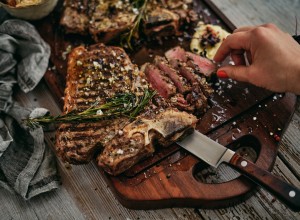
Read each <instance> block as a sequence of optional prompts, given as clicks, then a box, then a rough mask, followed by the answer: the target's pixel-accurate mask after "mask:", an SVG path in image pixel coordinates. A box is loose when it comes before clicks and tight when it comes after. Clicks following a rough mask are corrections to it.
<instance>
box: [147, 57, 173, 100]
mask: <svg viewBox="0 0 300 220" xmlns="http://www.w3.org/2000/svg"><path fill="white" fill-rule="evenodd" d="M142 70H143V71H144V72H145V75H146V77H147V80H148V82H150V84H151V85H152V87H153V88H154V89H155V90H156V91H157V92H158V93H159V94H160V95H161V96H162V97H164V98H170V97H171V96H173V95H175V94H176V87H175V86H174V84H173V82H172V81H171V79H170V78H168V77H167V76H166V75H165V74H164V72H162V71H160V70H159V69H158V68H157V67H156V66H154V65H153V64H150V63H146V64H144V66H143V67H142Z"/></svg>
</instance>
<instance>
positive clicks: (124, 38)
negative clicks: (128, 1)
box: [120, 0, 148, 50]
mask: <svg viewBox="0 0 300 220" xmlns="http://www.w3.org/2000/svg"><path fill="white" fill-rule="evenodd" d="M147 4H148V0H134V1H133V2H132V5H133V7H134V8H137V9H138V11H139V14H138V16H136V18H135V20H134V23H133V25H132V27H131V29H130V30H129V31H128V32H126V33H124V34H122V35H121V41H120V43H121V46H122V47H124V46H127V47H128V48H129V49H130V50H133V48H132V45H131V41H132V38H133V37H134V38H138V37H139V29H140V24H141V21H142V19H144V17H145V16H146V8H147Z"/></svg>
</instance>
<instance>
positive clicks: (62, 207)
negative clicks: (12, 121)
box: [0, 83, 199, 219]
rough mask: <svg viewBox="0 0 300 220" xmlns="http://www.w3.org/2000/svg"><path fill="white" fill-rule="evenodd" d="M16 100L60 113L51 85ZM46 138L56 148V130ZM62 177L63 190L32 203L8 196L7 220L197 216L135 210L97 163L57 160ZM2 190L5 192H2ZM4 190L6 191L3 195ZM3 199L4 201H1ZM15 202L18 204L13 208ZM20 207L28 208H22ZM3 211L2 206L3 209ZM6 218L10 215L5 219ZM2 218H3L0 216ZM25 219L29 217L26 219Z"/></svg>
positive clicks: (179, 211)
mask: <svg viewBox="0 0 300 220" xmlns="http://www.w3.org/2000/svg"><path fill="white" fill-rule="evenodd" d="M17 100H18V101H19V102H20V103H21V104H22V105H26V106H27V107H29V108H34V107H45V108H47V109H49V110H50V111H51V113H52V114H59V113H60V112H61V110H60V108H59V107H58V105H57V103H56V101H55V100H54V98H53V97H52V95H51V93H50V91H49V89H48V87H47V86H46V85H45V84H44V83H41V84H39V85H38V86H37V88H35V90H34V91H33V92H30V93H28V94H24V93H22V92H20V91H18V93H17ZM45 140H46V143H47V145H48V146H50V147H51V148H52V149H53V147H54V146H53V140H54V132H46V133H45ZM58 165H59V170H60V174H61V177H62V186H61V188H60V189H58V190H56V191H54V192H50V193H46V194H45V195H41V196H38V197H37V198H33V199H32V200H30V202H27V203H26V202H24V201H22V199H19V200H20V201H16V199H15V198H14V197H8V199H7V200H8V201H9V202H6V204H7V205H6V206H5V207H3V213H5V218H4V219H20V218H21V216H19V215H17V214H14V213H15V211H16V210H19V211H17V212H16V213H19V212H25V214H26V213H27V215H28V218H27V219H44V218H45V217H49V218H57V217H59V218H60V219H126V218H128V219H139V218H140V219H179V218H180V219H196V218H199V215H198V213H196V212H194V209H179V208H177V209H161V210H153V211H142V210H141V211H135V210H129V209H126V208H124V207H123V206H122V205H121V204H120V203H119V202H118V201H117V200H116V198H115V197H114V195H113V193H112V192H111V189H110V188H109V187H108V186H107V184H106V182H105V180H104V178H103V176H102V175H101V174H100V172H99V169H98V168H97V166H96V165H95V164H94V163H90V164H87V165H81V166H72V167H71V169H70V168H69V166H66V165H65V164H64V163H62V162H61V161H60V160H58ZM2 191H3V192H2ZM2 193H4V194H2ZM7 193H8V192H6V191H4V190H1V191H0V197H1V198H3V201H6V199H5V198H7V197H5V195H6V194H7ZM0 202H1V200H0ZM12 204H16V205H17V207H14V206H13V205H12ZM20 207H25V208H23V209H21V208H20ZM0 210H1V209H0ZM6 217H7V218H6ZM1 219H2V218H1ZM25 219H26V218H25Z"/></svg>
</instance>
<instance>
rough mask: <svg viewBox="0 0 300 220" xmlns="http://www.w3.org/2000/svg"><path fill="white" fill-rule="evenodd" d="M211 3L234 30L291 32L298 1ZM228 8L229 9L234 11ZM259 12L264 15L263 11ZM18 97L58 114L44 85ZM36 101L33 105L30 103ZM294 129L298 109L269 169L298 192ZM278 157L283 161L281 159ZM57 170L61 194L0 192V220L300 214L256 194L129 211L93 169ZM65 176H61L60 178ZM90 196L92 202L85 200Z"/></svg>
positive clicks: (297, 132)
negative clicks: (228, 203) (230, 203)
mask: <svg viewBox="0 0 300 220" xmlns="http://www.w3.org/2000/svg"><path fill="white" fill-rule="evenodd" d="M213 2H214V3H215V4H217V3H218V4H217V5H218V6H219V7H220V8H221V10H222V11H223V12H224V13H225V15H226V16H228V17H229V18H230V19H231V20H232V22H233V23H234V24H235V25H236V26H244V25H253V24H259V23H266V22H270V21H272V22H273V23H275V24H277V25H280V27H281V28H283V29H284V30H285V31H288V32H289V33H292V34H293V33H294V27H295V26H294V25H295V22H294V13H295V12H297V13H298V12H299V1H298V0H276V1H275V0H274V1H271V0H268V1H263V0H252V1H246V0H213ZM232 4H234V7H233V6H232ZM265 4H268V5H269V6H270V7H271V8H272V7H275V9H271V11H273V12H274V11H275V12H278V13H282V12H283V11H284V13H285V15H281V16H277V15H276V14H273V13H271V15H270V13H266V12H264V13H261V12H260V13H258V8H259V7H260V6H261V5H265ZM263 8H264V9H265V10H269V8H268V7H265V6H263ZM259 10H261V9H259ZM270 16H271V17H270ZM285 26H286V27H285ZM285 28H286V29H285ZM18 98H19V100H20V101H21V102H22V103H23V104H24V105H26V106H28V107H33V106H42V107H47V108H49V109H50V110H51V112H52V113H54V114H57V113H59V112H60V108H59V107H58V106H57V104H56V102H55V101H54V99H53V98H52V96H51V93H50V91H49V90H48V89H47V87H45V85H44V84H41V85H39V86H38V88H37V89H36V90H35V91H34V92H32V93H30V94H28V95H20V96H19V97H18ZM35 99H37V100H36V101H35ZM299 127H300V112H299V110H298V111H297V112H296V114H295V115H294V117H293V119H292V122H291V124H290V126H289V127H288V129H287V130H286V133H285V135H284V137H283V140H282V142H281V144H280V158H277V160H276V164H275V168H274V170H273V173H275V174H278V175H280V176H283V177H284V179H285V180H287V181H290V182H291V183H292V184H295V185H296V186H298V187H300V185H299V172H300V167H299V166H300V161H299V160H300V156H299V152H300V150H299V149H300V146H299V143H300V129H299ZM51 137H53V134H47V143H48V144H49V145H52V144H51V139H50V138H51ZM281 158H283V159H284V160H281ZM287 165H288V166H287ZM59 167H60V170H61V172H62V175H63V185H62V186H61V189H59V190H57V191H54V192H50V193H46V194H44V195H41V196H40V197H37V198H34V200H32V201H30V202H24V201H23V200H21V199H20V198H19V197H17V196H15V195H11V194H10V193H8V192H6V191H5V190H0V213H1V214H0V219H1V220H2V219H4V220H6V219H138V218H139V219H222V220H223V219H224V220H225V219H278V220H279V219H289V220H297V219H300V214H299V213H293V212H291V211H290V210H289V209H287V208H286V207H285V206H284V205H282V204H281V203H280V202H279V201H277V200H275V199H274V198H273V197H272V196H270V195H269V194H268V193H267V192H265V191H264V190H261V189H260V190H259V191H258V192H257V193H256V194H255V195H254V196H252V197H250V198H249V199H248V200H247V201H246V202H244V203H242V204H239V205H236V206H234V207H230V208H226V209H218V210H204V209H200V210H195V209H184V208H174V209H160V210H155V211H135V210H128V209H126V208H124V207H122V206H121V205H120V204H119V203H118V201H117V200H116V199H115V198H114V196H113V194H112V193H111V191H110V189H108V188H107V186H106V183H105V182H104V179H102V177H101V176H99V174H98V170H97V169H96V167H95V166H94V165H93V164H90V165H87V166H83V167H82V168H77V167H76V168H74V169H73V168H72V169H71V170H69V169H67V168H66V167H65V165H64V164H61V163H59ZM291 170H294V173H295V174H296V175H298V179H297V178H296V177H295V176H294V175H293V173H292V172H291ZM75 172H79V173H80V174H79V176H78V177H77V173H75ZM65 174H66V176H64V175H65ZM205 174H206V175H211V176H210V178H211V180H212V181H216V179H219V178H221V179H222V178H223V179H230V178H233V177H235V176H236V174H235V173H233V172H232V171H231V170H229V169H228V168H227V167H224V166H222V167H220V170H217V171H214V172H213V171H211V170H206V173H205ZM76 181H77V182H76ZM80 182H83V183H80ZM88 184H92V185H88ZM94 186H95V187H97V190H95V188H93V187H94ZM98 189H99V190H98ZM80 190H81V191H80ZM94 194H95V195H94ZM90 195H91V199H89V197H90ZM101 205H102V206H101Z"/></svg>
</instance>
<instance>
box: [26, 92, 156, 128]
mask: <svg viewBox="0 0 300 220" xmlns="http://www.w3.org/2000/svg"><path fill="white" fill-rule="evenodd" d="M155 94H156V92H155V91H152V90H145V91H144V95H143V96H141V97H138V96H136V95H135V94H134V93H123V94H118V95H116V96H114V97H113V98H111V99H110V100H108V102H106V103H104V104H101V105H99V103H97V102H96V103H94V104H93V105H92V106H91V107H89V108H88V109H86V110H84V111H82V112H75V111H71V112H69V113H67V114H64V115H58V116H52V115H45V116H42V117H37V118H27V119H25V120H24V121H25V123H26V124H27V126H28V127H31V128H34V127H37V126H39V125H45V124H49V123H79V122H96V121H99V120H107V119H112V118H115V117H120V116H125V117H129V118H130V119H134V118H135V117H136V116H138V114H139V113H140V112H141V111H142V110H143V109H144V108H145V106H146V105H147V104H148V103H149V102H150V100H151V99H152V98H153V96H154V95H155Z"/></svg>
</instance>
